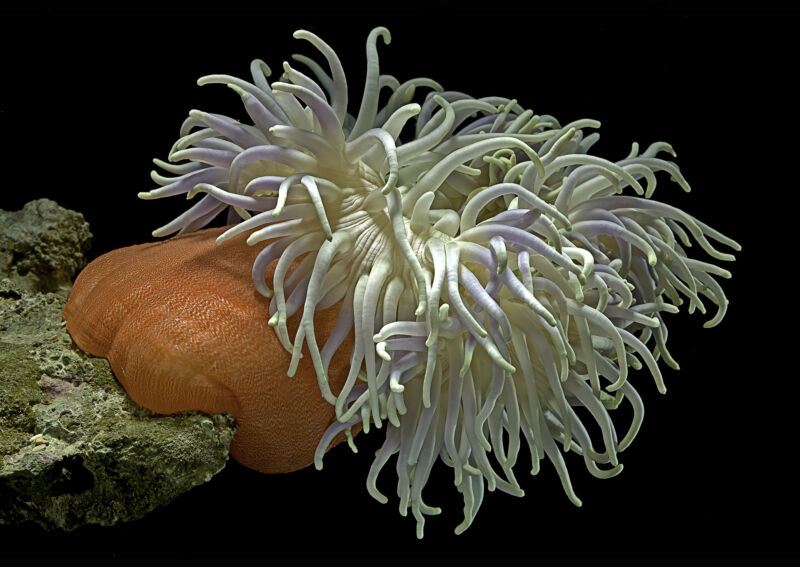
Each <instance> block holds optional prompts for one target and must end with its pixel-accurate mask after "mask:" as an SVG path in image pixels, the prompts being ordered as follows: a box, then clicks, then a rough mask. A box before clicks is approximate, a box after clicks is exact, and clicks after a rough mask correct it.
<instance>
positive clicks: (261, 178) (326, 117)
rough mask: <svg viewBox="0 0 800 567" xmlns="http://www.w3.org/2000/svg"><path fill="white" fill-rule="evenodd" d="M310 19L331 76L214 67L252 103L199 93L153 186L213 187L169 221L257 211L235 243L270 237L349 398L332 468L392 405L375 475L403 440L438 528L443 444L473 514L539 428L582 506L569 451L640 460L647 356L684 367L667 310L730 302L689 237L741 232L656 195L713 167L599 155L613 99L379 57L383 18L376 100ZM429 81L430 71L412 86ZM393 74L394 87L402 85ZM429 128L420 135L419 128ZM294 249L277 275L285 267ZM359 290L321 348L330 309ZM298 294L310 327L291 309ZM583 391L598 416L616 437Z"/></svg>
mask: <svg viewBox="0 0 800 567" xmlns="http://www.w3.org/2000/svg"><path fill="white" fill-rule="evenodd" d="M295 37H296V38H299V39H303V40H306V41H308V42H310V43H311V44H312V45H313V46H314V47H315V48H317V50H318V51H319V52H320V53H321V54H322V56H323V57H324V58H325V59H326V60H327V64H328V67H329V69H330V74H329V73H328V72H327V71H325V70H324V69H323V67H322V66H320V65H319V64H318V63H316V62H315V61H314V60H312V59H310V58H308V57H305V56H299V55H295V56H294V59H295V60H297V61H299V62H301V63H303V64H305V65H306V66H307V67H308V68H309V69H310V71H311V74H312V75H313V77H314V78H312V77H310V76H308V75H306V74H304V73H302V72H300V71H298V70H296V69H294V68H293V67H291V66H290V65H289V64H288V63H284V64H283V71H284V73H283V76H282V77H281V78H280V80H279V81H274V82H272V83H271V84H270V83H269V82H268V81H267V77H269V76H270V70H269V68H268V67H267V65H266V64H265V63H264V62H263V61H260V60H256V61H254V62H253V64H252V65H251V71H252V75H253V82H252V83H250V82H247V81H243V80H241V79H238V78H235V77H231V76H228V75H210V76H207V77H203V78H201V79H200V80H199V81H198V83H199V84H201V85H204V84H211V83H218V84H226V85H228V86H229V87H231V89H233V91H235V93H236V94H238V95H239V96H240V97H241V99H242V103H243V104H244V107H245V109H246V111H247V113H248V115H249V116H250V118H251V119H252V122H253V123H252V124H244V123H240V122H237V121H235V120H232V119H230V118H228V117H225V116H221V115H215V114H209V113H205V112H200V111H192V112H191V113H190V116H189V118H188V119H187V120H186V121H185V122H184V125H183V127H182V129H181V138H180V139H179V140H178V141H177V142H176V144H175V146H174V147H173V149H172V151H171V152H170V156H169V160H170V162H171V163H168V162H163V161H161V160H155V162H156V164H157V165H159V166H160V167H161V168H163V169H164V170H166V171H167V172H170V173H172V174H174V177H164V176H162V175H161V174H158V173H156V172H153V179H154V181H155V182H157V183H158V184H159V185H161V187H160V188H158V189H154V190H152V191H149V192H146V193H141V194H140V197H142V198H147V199H151V198H160V197H168V196H173V195H178V194H187V195H188V196H189V197H194V196H195V195H199V194H201V193H202V194H204V195H203V197H202V199H201V200H200V201H199V202H198V203H197V204H195V205H194V206H193V207H192V208H191V209H189V210H188V211H187V212H186V213H184V214H183V215H181V216H180V217H178V218H177V219H175V220H174V221H173V222H171V223H169V224H168V225H165V226H164V227H162V228H160V229H158V230H156V231H155V232H154V235H156V236H165V235H168V234H172V233H174V232H186V231H192V230H196V229H198V228H201V227H202V226H205V225H206V224H207V223H209V222H210V221H211V220H212V219H213V218H214V217H216V216H217V215H219V214H220V213H222V212H223V211H226V210H227V211H228V215H229V217H228V218H229V220H232V219H239V220H240V222H239V223H238V224H237V225H236V226H234V227H233V228H231V229H230V230H228V231H227V232H226V233H224V234H223V235H222V236H220V241H222V240H225V239H227V238H230V237H232V236H233V235H235V234H240V233H243V232H247V231H252V232H251V234H250V236H249V238H248V243H249V244H251V245H257V244H258V245H261V246H263V249H262V250H261V252H260V253H259V255H258V257H257V259H256V261H255V263H254V265H253V281H254V285H255V287H256V288H257V289H258V290H259V291H260V292H261V293H262V294H263V295H264V296H266V297H267V298H270V314H271V319H270V324H271V325H272V326H273V327H274V329H275V332H276V333H277V335H278V337H279V338H280V340H281V343H282V344H283V346H284V348H286V349H287V351H289V352H290V353H292V362H291V364H290V367H289V368H288V369H287V374H288V375H290V376H291V375H292V374H293V373H294V372H295V371H296V368H297V363H298V361H299V359H300V357H301V356H302V355H301V350H302V347H303V345H304V344H305V345H307V347H308V352H309V353H310V356H311V357H312V360H313V363H314V368H315V371H316V373H317V378H318V383H319V387H320V393H321V395H322V396H324V397H325V399H326V400H327V401H328V402H330V403H331V404H332V405H334V406H335V408H336V416H337V422H336V423H334V424H333V425H332V426H331V427H330V428H329V430H328V431H327V432H326V433H325V435H324V436H323V438H322V439H321V440H320V444H319V448H318V450H317V455H316V459H315V464H316V466H317V467H318V468H321V466H322V455H323V454H324V452H325V449H326V448H327V446H328V444H329V443H330V441H331V440H332V439H333V438H334V437H335V436H336V435H337V434H339V433H340V432H342V431H345V432H348V431H349V429H350V428H351V427H353V426H354V425H356V424H357V423H359V422H361V423H362V425H363V430H364V431H365V432H368V431H369V429H370V426H374V427H375V428H378V429H380V428H383V427H384V426H385V428H386V439H385V442H384V444H383V446H382V448H381V449H380V451H379V452H378V454H377V456H376V458H375V461H374V463H373V466H372V468H371V469H370V471H369V473H368V475H367V488H368V490H369V492H370V493H371V494H372V495H373V496H374V497H375V498H376V499H377V500H379V501H381V502H386V501H387V498H386V497H385V496H384V495H382V494H380V492H378V490H377V487H376V478H377V476H378V474H379V473H380V471H381V470H382V468H383V467H384V466H385V465H386V464H387V462H388V461H389V459H390V458H391V457H392V456H394V455H396V460H397V466H396V469H397V473H398V477H399V482H398V496H399V498H400V511H401V513H403V514H405V513H406V512H407V511H408V510H409V509H410V510H411V511H412V514H413V516H414V517H415V518H416V520H417V534H418V536H419V537H422V532H423V526H424V522H425V516H426V515H428V514H435V513H438V511H439V510H438V509H437V508H433V507H430V506H428V505H427V504H425V503H424V501H423V499H422V490H423V488H424V486H425V483H426V481H427V479H428V477H429V474H430V472H431V470H432V468H433V466H434V463H435V461H436V460H437V458H439V459H440V460H441V461H443V462H444V463H445V464H446V465H447V466H449V467H450V468H452V469H453V475H454V481H455V485H456V487H457V488H458V490H459V491H460V492H461V493H462V494H463V497H464V503H465V506H464V513H465V514H464V521H463V522H462V523H461V524H460V525H459V526H458V527H457V528H456V532H459V533H460V532H462V531H464V530H465V529H466V528H467V527H469V525H470V524H471V522H472V521H473V519H474V518H475V514H476V513H477V510H478V508H479V507H480V504H481V501H482V499H483V495H484V490H485V489H487V488H488V490H490V491H492V490H495V489H500V490H502V491H504V492H507V493H510V494H514V495H518V496H521V495H522V490H521V488H520V486H519V483H518V482H517V480H516V478H515V474H514V471H515V467H516V466H517V464H518V463H517V462H518V459H519V456H520V454H521V448H522V446H523V444H524V445H527V448H528V451H529V453H530V457H531V463H530V469H529V470H530V471H531V472H532V473H533V474H536V472H537V471H538V470H539V466H540V461H541V460H542V459H544V458H547V459H548V460H550V462H552V464H553V465H554V466H555V468H556V470H557V471H558V474H559V477H560V479H561V482H562V485H563V488H564V490H565V492H566V494H567V496H568V497H569V499H570V500H571V501H572V502H573V503H575V504H576V505H580V500H579V499H578V497H577V496H576V495H575V493H574V491H573V489H572V487H571V484H570V479H569V474H568V471H567V467H566V463H565V460H564V457H563V456H562V452H568V451H572V452H575V453H577V454H578V455H580V456H582V458H583V460H584V463H585V465H586V467H587V469H588V470H589V472H590V473H591V474H592V475H594V476H596V477H599V478H607V477H610V476H614V475H616V474H618V473H619V472H620V471H621V469H622V464H621V463H620V462H619V458H618V453H619V452H621V451H622V450H624V449H625V448H627V447H628V446H629V445H630V444H631V442H632V441H633V439H634V437H635V436H636V434H637V431H638V429H639V426H640V424H641V421H642V417H643V408H644V406H643V402H642V399H641V397H640V395H639V394H638V393H637V391H636V389H634V387H633V385H632V384H631V382H630V381H629V380H628V369H629V367H630V368H634V369H638V368H642V367H643V366H646V367H647V368H648V370H649V372H650V373H651V375H652V377H653V379H654V381H655V384H656V387H657V389H658V390H659V391H660V392H665V391H666V388H665V385H664V382H663V379H662V377H661V373H660V371H659V368H658V364H657V360H658V359H659V358H661V359H663V360H664V362H665V363H666V364H667V365H669V366H671V367H673V368H677V362H676V361H675V360H674V358H673V357H672V356H671V355H670V353H669V351H668V350H667V347H666V341H667V329H666V325H665V324H664V319H663V314H664V313H676V312H678V310H679V309H678V307H679V306H680V305H682V303H683V301H684V300H683V299H682V298H687V299H688V301H689V306H688V310H689V312H692V311H694V310H695V309H698V310H700V311H701V312H703V313H705V311H706V307H705V304H704V301H703V299H706V300H708V301H709V302H710V303H713V304H715V305H716V306H717V312H716V314H715V315H714V316H713V317H712V318H711V319H710V320H709V321H708V322H707V323H706V326H713V325H716V324H718V323H719V322H720V321H721V320H722V318H723V317H724V315H725V311H726V308H727V304H728V301H727V299H726V297H725V294H724V292H723V290H722V288H721V286H720V285H719V283H718V282H717V280H716V279H715V278H714V277H713V276H717V277H722V278H729V277H730V273H729V272H728V271H727V270H724V269H722V268H720V267H718V266H716V265H714V264H712V263H710V262H706V261H701V260H697V259H692V258H689V256H688V255H687V253H686V248H688V247H689V246H691V243H692V240H694V241H696V242H697V243H698V244H699V245H700V247H701V248H702V249H703V250H704V251H705V253H706V254H707V255H708V256H710V257H711V258H713V259H716V260H722V261H730V260H733V256H732V255H731V254H728V253H724V252H721V251H719V250H717V248H715V247H714V245H713V244H712V243H711V241H712V240H713V241H716V242H718V243H721V244H723V245H726V246H728V247H731V248H732V249H734V250H739V249H740V246H739V245H738V244H737V243H736V242H735V241H733V240H731V239H729V238H727V237H725V236H723V235H722V234H720V233H719V232H717V231H715V230H714V229H712V228H711V227H709V226H707V225H706V224H704V223H702V222H700V221H699V220H697V219H695V218H694V217H692V216H690V215H688V214H686V213H685V212H683V211H681V210H679V209H677V208H675V207H671V206H669V205H667V204H664V203H660V202H658V201H655V200H652V195H653V193H654V190H655V188H656V181H657V179H656V172H659V171H663V172H666V173H667V174H669V176H670V177H671V178H672V179H673V180H674V181H675V182H677V184H678V185H679V186H681V187H682V188H683V189H684V190H685V191H687V192H688V191H689V189H690V188H689V185H688V183H687V182H686V180H685V179H684V178H683V176H682V175H681V173H680V170H679V169H678V167H677V165H675V163H673V162H672V161H668V160H665V159H662V158H661V157H658V155H659V154H660V153H662V152H666V153H670V154H672V155H673V156H674V155H675V154H674V152H673V150H672V148H671V146H670V145H669V144H666V143H664V142H656V143H654V144H652V145H650V146H649V147H648V148H647V149H645V150H644V151H643V152H641V153H640V148H639V146H638V144H636V143H634V144H633V146H632V149H631V152H630V154H629V155H628V156H627V157H625V158H624V159H622V160H620V161H617V162H611V161H608V160H605V159H603V158H600V157H597V156H593V155H590V154H589V153H588V152H589V150H590V149H591V147H592V145H593V144H594V143H595V142H596V141H597V139H598V137H599V136H598V134H597V133H592V134H588V135H585V134H584V131H583V130H584V129H589V128H592V129H595V128H598V127H599V123H598V122H597V121H594V120H588V119H583V120H577V121H574V122H572V123H569V124H565V125H563V126H562V125H561V124H560V123H559V122H558V120H556V119H555V118H554V117H552V116H549V115H537V114H534V112H533V111H531V110H526V109H524V108H522V107H521V106H520V105H519V104H518V102H517V101H516V100H513V99H506V98H501V97H484V98H477V99H476V98H473V97H470V96H468V95H466V94H464V93H461V92H457V91H445V90H443V89H442V87H441V86H440V85H438V83H436V82H435V81H432V80H431V79H426V78H416V79H411V80H408V81H406V82H404V83H402V84H401V83H400V82H399V81H398V80H397V79H395V78H394V77H392V76H390V75H382V74H380V72H379V66H378V55H377V42H378V39H379V38H382V39H383V40H384V42H385V43H389V41H390V35H389V32H388V30H386V29H385V28H377V29H375V30H373V31H372V32H371V33H370V34H369V37H368V39H367V80H366V86H365V90H364V93H363V96H362V100H361V104H360V109H359V112H358V114H357V115H355V116H353V115H351V114H348V112H347V107H348V91H347V82H346V77H345V74H344V70H343V68H342V65H341V63H340V61H339V59H338V57H337V56H336V54H335V52H334V51H333V50H332V49H331V48H330V46H328V45H327V44H326V43H325V42H324V41H322V40H321V39H320V38H319V37H317V36H316V35H314V34H313V33H310V32H307V31H298V32H296V33H295ZM423 87H424V88H429V89H431V92H429V93H427V95H426V96H425V97H424V100H423V101H422V103H421V104H417V103H413V102H411V101H412V99H413V98H414V96H415V93H416V91H417V90H418V89H420V88H423ZM384 88H386V89H389V90H390V91H391V93H392V94H391V96H390V97H389V99H388V102H387V103H386V104H385V105H384V106H383V107H379V104H378V95H379V92H380V91H381V90H382V89H384ZM412 119H413V121H414V122H412ZM408 130H413V136H412V137H411V139H410V140H408V141H406V142H401V141H400V135H401V133H403V132H406V131H408ZM175 162H184V163H175ZM640 181H644V182H645V186H644V187H643V186H642V184H641V183H640ZM631 192H632V193H633V195H632V194H630V193H631ZM690 236H691V238H690ZM301 257H302V260H300V263H299V265H298V267H297V268H296V269H295V270H294V271H292V272H291V274H290V275H287V274H288V268H289V266H290V265H291V264H292V262H293V261H295V260H298V259H300V258H301ZM272 262H277V267H276V269H275V276H274V278H273V281H272V286H271V287H270V286H268V284H267V282H265V280H264V271H265V269H266V267H267V266H268V265H269V264H271V263H272ZM340 302H341V308H340V311H339V317H338V320H337V323H336V326H335V328H334V330H333V332H332V333H331V335H330V338H329V339H328V341H327V342H326V343H325V344H324V345H323V346H322V347H321V348H320V346H319V345H318V344H317V342H316V338H315V333H314V313H315V311H316V310H322V309H326V308H328V307H331V306H333V305H336V304H337V303H340ZM299 311H300V312H302V322H301V324H300V327H299V329H298V331H297V333H296V335H295V336H294V337H290V336H289V333H288V330H287V328H286V321H287V319H288V317H290V316H291V315H292V314H294V313H296V312H299ZM350 333H353V335H354V338H355V347H354V350H353V354H352V356H351V368H350V373H349V375H348V377H347V380H346V383H345V385H344V387H343V388H342V390H341V392H340V393H339V394H338V395H334V394H333V392H332V391H331V389H330V387H329V386H328V376H327V369H328V364H329V362H330V360H331V357H332V355H333V353H334V352H335V351H336V349H337V348H338V347H339V345H341V344H342V342H343V341H344V339H345V338H346V337H347V336H348V335H349V334H350ZM648 345H650V346H648ZM623 401H627V403H629V404H630V405H631V407H632V410H633V419H632V423H631V424H630V426H629V427H628V429H627V432H626V433H624V435H622V436H620V435H619V434H618V433H617V430H616V427H615V425H614V423H613V421H612V420H611V414H610V412H611V410H613V409H615V408H617V407H618V406H619V405H620V404H621V403H622V402H623ZM576 408H583V409H581V410H580V411H581V412H583V413H582V414H581V415H585V416H586V415H588V416H590V420H593V421H594V422H595V425H596V428H597V430H598V431H599V436H600V439H601V440H602V448H596V447H597V446H596V445H595V444H594V443H595V441H594V440H593V439H592V435H590V433H589V430H588V429H587V423H584V422H585V421H586V422H588V421H589V420H587V419H581V418H580V417H579V415H578V413H576ZM597 435H598V433H594V436H595V437H597ZM517 468H518V467H517Z"/></svg>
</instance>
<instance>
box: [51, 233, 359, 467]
mask: <svg viewBox="0 0 800 567" xmlns="http://www.w3.org/2000/svg"><path fill="white" fill-rule="evenodd" d="M226 228H227V227H226ZM224 230H225V228H214V229H206V230H201V231H198V232H195V233H191V234H187V235H183V236H179V237H176V238H172V239H169V240H166V241H162V242H154V243H149V244H140V245H137V246H130V247H127V248H121V249H118V250H114V251H112V252H109V253H108V254H104V255H103V256H101V257H99V258H97V259H96V260H95V261H93V262H91V263H90V264H89V265H88V266H87V267H86V268H85V269H84V270H83V271H82V272H81V273H80V274H79V276H78V278H77V279H76V281H75V285H74V287H73V288H72V292H71V294H70V298H69V301H68V302H67V305H66V307H65V308H64V319H65V320H66V324H67V331H68V332H69V333H70V335H71V336H72V338H73V340H74V341H75V343H76V344H77V345H78V347H80V348H81V349H82V350H84V351H86V352H88V353H90V354H92V355H94V356H100V357H105V358H107V359H108V360H109V362H110V363H111V368H112V370H113V371H114V374H115V375H116V377H117V379H118V380H119V381H120V383H121V384H122V386H123V387H124V388H125V390H126V391H127V392H128V394H129V395H130V396H131V398H132V399H133V400H134V401H136V402H137V403H138V404H140V405H142V406H144V407H146V408H148V409H150V410H152V411H155V412H158V413H177V412H182V411H189V410H199V411H204V412H208V413H221V412H228V413H231V414H232V415H233V416H234V417H235V418H236V420H237V422H238V425H239V431H238V433H237V434H236V436H235V438H234V440H233V443H232V445H231V454H232V456H233V457H234V458H235V459H236V460H237V461H238V462H240V463H241V464H243V465H245V466H247V467H250V468H253V469H256V470H259V471H262V472H267V473H280V472H289V471H294V470H297V469H300V468H303V467H306V466H308V465H309V464H311V463H312V462H313V460H314V451H315V449H316V447H317V443H318V442H319V439H320V438H321V436H322V434H323V432H324V431H325V429H326V428H327V427H328V425H329V424H331V423H332V422H333V421H334V419H335V417H334V408H333V407H332V406H331V405H330V404H329V403H328V402H326V401H325V400H324V399H323V398H322V396H321V394H320V391H319V386H318V385H317V378H316V374H315V372H314V368H313V366H312V364H311V359H310V356H309V354H308V351H307V349H306V348H305V347H304V356H303V358H302V359H301V361H300V365H299V368H298V371H297V373H296V374H295V376H294V377H292V378H289V377H288V376H287V375H286V371H287V368H288V366H289V361H290V360H291V356H290V354H289V353H288V352H286V350H285V349H284V348H283V346H282V345H281V344H280V342H279V341H278V338H277V337H276V335H275V332H274V330H273V329H272V327H270V326H269V325H268V324H267V321H268V320H269V300H268V299H266V298H265V297H263V296H262V295H260V294H259V293H258V292H257V291H256V290H255V288H254V286H253V283H252V280H251V275H250V272H251V267H252V264H253V260H254V259H255V257H256V255H257V254H258V252H259V251H260V250H261V249H262V247H261V246H255V247H252V246H247V244H246V242H245V241H246V235H239V236H237V237H235V238H232V239H230V240H228V241H226V242H224V243H223V244H221V245H220V246H217V245H216V243H215V239H216V238H217V236H219V235H220V234H221V233H222V232H224ZM273 270H274V263H273V265H272V266H270V269H268V270H267V274H266V277H267V283H271V281H272V276H273ZM338 313H339V305H336V306H334V307H331V308H330V309H327V310H325V311H320V312H318V313H317V314H316V316H315V328H316V336H317V339H318V341H319V344H320V345H322V344H324V341H325V340H327V337H328V335H329V334H330V332H331V331H332V329H333V327H334V324H335V323H336V318H337V317H338ZM300 316H301V314H300V313H298V314H295V315H294V316H293V317H291V318H290V319H289V321H288V327H289V332H290V336H293V335H294V332H295V331H296V329H297V325H298V323H299V321H300ZM352 345H353V341H352V338H348V339H347V340H346V341H345V342H344V343H343V344H342V346H341V347H340V348H339V350H338V352H337V353H336V355H334V357H333V360H332V361H331V364H330V368H329V375H330V376H331V387H332V390H333V391H334V393H337V392H338V391H339V390H340V389H341V386H342V384H343V383H344V380H345V378H346V376H347V372H348V370H349V358H350V353H351V351H352ZM355 429H356V428H354V431H353V433H356V432H357V431H356V430H355ZM343 439H344V436H343V435H340V436H339V437H338V438H337V439H336V441H335V443H333V444H331V446H333V445H334V444H336V443H338V442H341V441H342V440H343Z"/></svg>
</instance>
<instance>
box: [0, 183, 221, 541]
mask: <svg viewBox="0 0 800 567" xmlns="http://www.w3.org/2000/svg"><path fill="white" fill-rule="evenodd" d="M90 238H91V234H90V233H89V228H88V225H87V224H86V223H85V221H83V217H82V216H81V215H80V214H79V213H75V212H73V211H68V210H66V209H63V208H61V207H60V206H58V205H57V204H56V203H54V202H53V201H48V200H44V199H43V200H39V201H34V202H31V203H28V205H26V206H25V208H24V209H23V210H22V211H18V212H14V213H9V212H6V211H2V210H0V523H17V522H24V521H33V522H36V523H38V524H40V525H42V526H44V527H46V528H61V529H65V530H70V529H74V528H77V527H78V526H81V525H84V524H101V525H111V524H114V523H116V522H119V521H126V520H133V519H137V518H141V517H142V516H144V515H145V514H147V513H148V512H150V511H152V510H154V509H156V508H158V507H161V506H164V505H166V504H168V503H169V502H170V501H172V500H173V499H174V498H175V497H177V496H178V495H179V494H182V493H183V492H186V491H187V490H189V489H191V488H192V487H194V486H197V485H198V484H201V483H203V482H206V481H208V480H209V479H210V478H211V477H212V476H213V475H214V474H216V473H217V472H219V471H220V470H222V468H224V466H225V463H226V462H227V459H228V451H229V446H230V442H231V440H232V438H233V436H234V434H235V432H236V426H235V423H234V421H233V418H232V417H230V416H228V415H214V416H209V415H205V414H200V413H197V412H190V413H184V414H177V415H172V416H159V415H155V414H152V413H151V412H149V411H147V410H145V409H143V408H141V407H139V406H138V405H136V404H134V403H133V402H132V401H131V400H130V399H129V398H128V396H127V395H126V393H125V391H124V390H123V389H122V387H121V386H120V385H119V384H118V383H117V380H116V379H115V377H114V375H113V374H112V373H111V369H110V367H109V365H108V362H107V361H106V360H105V359H100V358H93V357H90V356H87V355H85V354H84V353H82V352H81V351H80V350H79V349H77V347H75V345H74V344H73V342H72V339H71V338H70V336H69V335H68V334H67V332H66V330H65V328H64V325H63V322H62V318H61V312H62V310H63V308H64V304H65V302H66V297H67V295H68V291H69V282H70V281H71V280H72V278H73V277H74V275H75V272H77V270H78V269H79V268H80V267H81V266H82V265H83V264H84V263H85V260H84V253H85V251H86V249H87V248H88V244H89V239H90Z"/></svg>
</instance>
